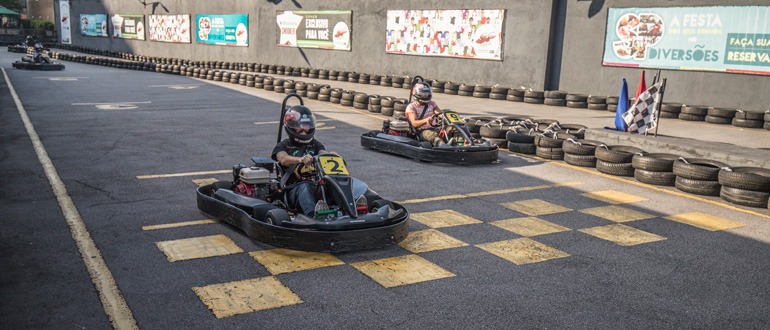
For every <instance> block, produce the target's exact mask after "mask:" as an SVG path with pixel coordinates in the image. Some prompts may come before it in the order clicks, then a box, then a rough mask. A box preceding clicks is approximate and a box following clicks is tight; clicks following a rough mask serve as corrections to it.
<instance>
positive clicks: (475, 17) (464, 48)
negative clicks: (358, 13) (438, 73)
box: [385, 9, 505, 61]
mask: <svg viewBox="0 0 770 330" xmlns="http://www.w3.org/2000/svg"><path fill="white" fill-rule="evenodd" d="M504 20H505V10H502V9H494V10H490V9H472V10H471V9H457V10H388V14H387V24H386V31H385V52H386V53H389V54H407V55H420V56H445V57H461V58H473V59H484V60H498V61H500V60H502V55H503V24H504Z"/></svg>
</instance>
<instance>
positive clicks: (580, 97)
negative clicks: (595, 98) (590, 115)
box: [565, 94, 588, 109]
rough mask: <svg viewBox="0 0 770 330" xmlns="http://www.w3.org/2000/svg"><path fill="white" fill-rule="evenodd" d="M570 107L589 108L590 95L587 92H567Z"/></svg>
mask: <svg viewBox="0 0 770 330" xmlns="http://www.w3.org/2000/svg"><path fill="white" fill-rule="evenodd" d="M565 99H566V100H567V107H568V108H576V109H585V108H588V95H585V94H567V97H566V98H565Z"/></svg>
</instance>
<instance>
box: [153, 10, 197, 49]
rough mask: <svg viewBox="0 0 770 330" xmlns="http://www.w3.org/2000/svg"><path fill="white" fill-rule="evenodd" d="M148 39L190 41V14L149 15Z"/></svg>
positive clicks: (176, 41)
mask: <svg viewBox="0 0 770 330" xmlns="http://www.w3.org/2000/svg"><path fill="white" fill-rule="evenodd" d="M147 23H148V27H149V28H150V29H149V30H148V32H149V33H150V41H160V42H174V43H188V44H189V43H190V15H150V18H149V20H148V22H147Z"/></svg>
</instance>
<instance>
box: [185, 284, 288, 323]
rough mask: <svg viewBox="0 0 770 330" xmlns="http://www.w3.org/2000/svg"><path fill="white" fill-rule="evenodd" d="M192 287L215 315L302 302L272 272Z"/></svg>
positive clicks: (253, 310)
mask: <svg viewBox="0 0 770 330" xmlns="http://www.w3.org/2000/svg"><path fill="white" fill-rule="evenodd" d="M192 289H193V291H194V292H195V294H197V295H198V297H199V298H200V299H201V301H202V302H203V303H204V304H206V306H207V307H208V308H209V309H210V310H211V312H212V313H214V316H216V317H217V318H218V319H221V318H225V317H230V316H233V315H239V314H247V313H251V312H256V311H262V310H267V309H272V308H278V307H285V306H290V305H297V304H301V303H303V301H302V299H301V298H300V297H299V296H298V295H297V294H296V293H294V292H292V291H291V289H289V288H287V287H286V286H285V285H283V284H282V283H281V282H280V281H278V279H277V278H275V277H273V276H269V277H260V278H254V279H248V280H243V281H236V282H229V283H222V284H212V285H207V286H200V287H193V288H192Z"/></svg>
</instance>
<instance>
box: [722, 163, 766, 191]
mask: <svg viewBox="0 0 770 330" xmlns="http://www.w3.org/2000/svg"><path fill="white" fill-rule="evenodd" d="M717 178H718V180H719V184H721V185H722V186H727V187H731V188H738V189H744V190H752V191H761V192H770V170H768V169H765V168H761V167H732V168H729V169H728V168H722V169H721V170H719V174H718V175H717Z"/></svg>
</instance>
